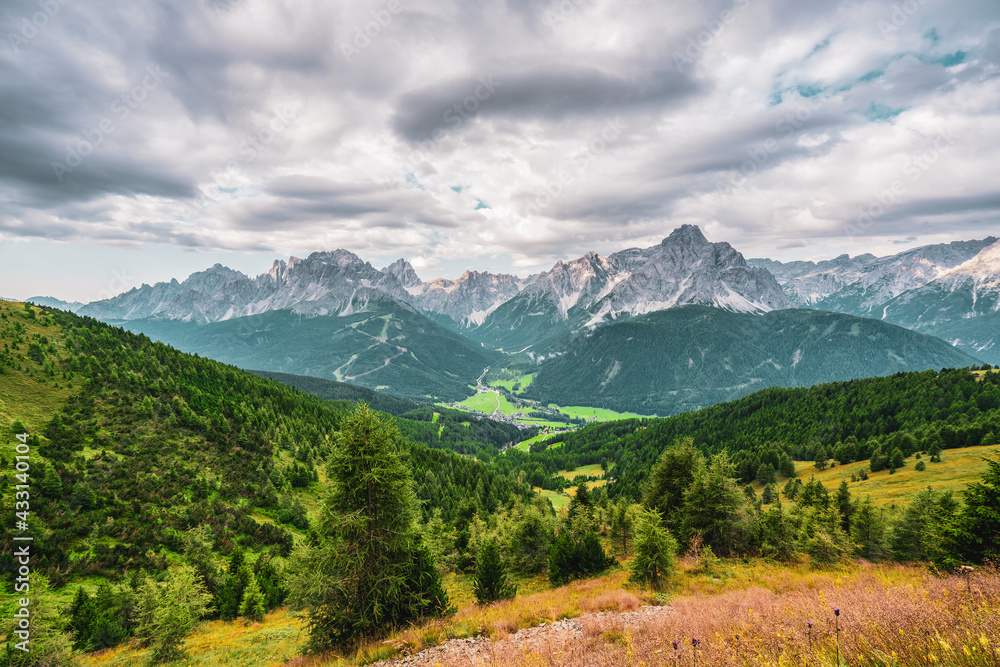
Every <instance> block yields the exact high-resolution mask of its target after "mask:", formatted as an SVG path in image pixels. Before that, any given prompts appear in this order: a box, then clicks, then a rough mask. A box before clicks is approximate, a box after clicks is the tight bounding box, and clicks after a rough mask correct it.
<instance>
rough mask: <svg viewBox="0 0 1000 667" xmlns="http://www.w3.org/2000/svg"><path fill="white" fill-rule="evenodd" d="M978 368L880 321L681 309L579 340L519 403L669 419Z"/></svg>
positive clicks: (941, 345) (936, 343)
mask: <svg viewBox="0 0 1000 667" xmlns="http://www.w3.org/2000/svg"><path fill="white" fill-rule="evenodd" d="M978 363H981V362H980V361H979V360H977V359H975V358H973V357H970V356H967V355H966V354H964V353H963V352H960V351H958V350H956V349H954V348H953V347H951V346H950V345H948V344H947V343H945V342H944V341H941V340H939V339H937V338H933V337H931V336H925V335H922V334H919V333H915V332H913V331H908V330H906V329H903V328H902V327H897V326H894V325H890V324H885V323H883V322H879V321H877V320H870V319H864V318H859V317H853V316H851V315H843V314H840V313H826V312H820V311H812V310H781V311H773V312H769V313H766V314H763V315H751V314H746V313H733V312H729V311H725V310H721V309H718V308H707V307H704V306H683V307H680V308H671V309H669V310H664V311H660V312H656V313H652V314H649V315H645V316H643V317H638V318H635V319H632V320H626V321H624V322H618V323H614V324H607V325H604V326H601V327H598V328H597V329H595V330H594V331H593V332H590V333H588V334H585V335H580V336H579V337H578V338H577V339H576V340H575V341H574V342H573V343H572V344H571V345H570V346H569V347H568V348H567V350H566V351H565V353H564V354H561V355H560V356H558V357H557V358H555V359H552V360H549V361H546V362H545V363H543V364H542V365H541V366H539V369H538V372H537V373H536V374H535V376H534V379H533V381H532V383H531V386H530V387H528V389H527V390H526V391H525V396H526V397H528V398H535V399H539V400H545V401H549V402H553V403H558V404H560V405H591V406H599V407H605V408H611V409H613V410H618V411H631V412H636V413H638V414H645V415H649V414H655V415H672V414H678V413H680V412H684V411H688V410H696V409H698V408H701V407H705V406H708V405H713V404H715V403H721V402H725V401H731V400H735V399H737V398H741V397H743V396H746V395H748V394H751V393H753V392H754V391H759V390H761V389H764V388H766V387H772V386H778V387H793V386H804V387H805V386H810V385H813V384H817V383H821V382H831V381H837V380H850V379H853V378H864V377H874V376H881V375H890V374H892V373H896V372H900V371H922V370H925V369H939V368H955V367H962V366H970V365H973V364H978Z"/></svg>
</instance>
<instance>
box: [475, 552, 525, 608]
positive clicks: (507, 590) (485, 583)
mask: <svg viewBox="0 0 1000 667" xmlns="http://www.w3.org/2000/svg"><path fill="white" fill-rule="evenodd" d="M472 592H473V594H474V595H475V596H476V602H477V603H479V604H489V603H490V602H496V601H497V600H509V599H512V598H513V597H514V596H515V595H517V586H516V585H514V584H512V583H511V582H510V579H509V577H508V576H507V567H506V566H505V565H504V563H503V561H502V560H501V559H500V547H498V546H497V543H496V540H492V539H491V540H489V541H488V542H487V543H486V544H484V545H483V546H482V548H481V549H480V550H479V560H478V561H477V562H476V576H475V577H474V578H473V581H472Z"/></svg>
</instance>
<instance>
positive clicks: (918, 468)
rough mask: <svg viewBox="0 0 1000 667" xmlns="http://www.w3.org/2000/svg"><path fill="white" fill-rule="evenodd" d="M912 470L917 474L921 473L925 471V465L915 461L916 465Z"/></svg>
mask: <svg viewBox="0 0 1000 667" xmlns="http://www.w3.org/2000/svg"><path fill="white" fill-rule="evenodd" d="M914 470H916V471H917V472H923V471H924V470H927V464H925V463H924V462H923V461H917V465H916V467H915V468H914Z"/></svg>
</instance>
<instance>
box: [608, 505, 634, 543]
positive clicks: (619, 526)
mask: <svg viewBox="0 0 1000 667" xmlns="http://www.w3.org/2000/svg"><path fill="white" fill-rule="evenodd" d="M634 536H635V519H634V518H633V516H632V512H631V508H630V507H629V504H628V501H627V500H626V499H625V498H621V499H620V500H619V501H618V504H617V505H615V508H614V511H613V512H612V514H611V541H612V542H613V543H614V544H615V545H616V547H620V548H621V553H622V555H623V556H627V555H628V545H629V541H630V540H632V539H633V537H634Z"/></svg>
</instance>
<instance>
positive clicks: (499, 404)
mask: <svg viewBox="0 0 1000 667" xmlns="http://www.w3.org/2000/svg"><path fill="white" fill-rule="evenodd" d="M458 405H461V406H462V407H464V408H466V409H468V410H478V411H479V412H485V413H487V414H490V413H492V412H496V411H497V410H499V411H500V412H502V413H503V414H505V415H510V414H514V413H517V412H523V411H524V408H519V407H517V406H516V405H514V404H513V403H511V402H510V401H508V400H507V398H506V397H504V396H503V395H502V394H500V393H495V392H481V393H478V394H474V395H472V396H470V397H469V398H467V399H465V400H464V401H461V402H459V403H458Z"/></svg>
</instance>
